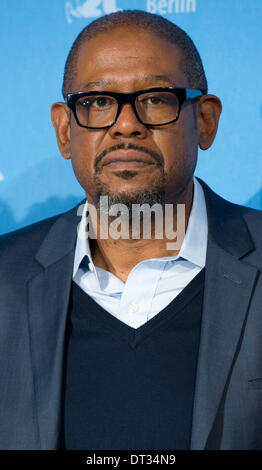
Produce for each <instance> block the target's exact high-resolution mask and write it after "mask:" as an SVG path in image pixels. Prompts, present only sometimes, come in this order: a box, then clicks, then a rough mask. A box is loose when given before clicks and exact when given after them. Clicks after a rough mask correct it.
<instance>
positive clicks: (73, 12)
mask: <svg viewBox="0 0 262 470" xmlns="http://www.w3.org/2000/svg"><path fill="white" fill-rule="evenodd" d="M119 10H121V8H117V6H116V0H86V1H85V2H81V1H80V0H75V2H74V5H73V2H66V4H65V11H66V19H67V22H68V23H72V22H73V19H74V18H94V17H97V16H101V15H102V14H105V15H107V14H109V13H113V12H114V11H119Z"/></svg>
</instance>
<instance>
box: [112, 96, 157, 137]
mask: <svg viewBox="0 0 262 470" xmlns="http://www.w3.org/2000/svg"><path fill="white" fill-rule="evenodd" d="M108 132H109V135H110V136H111V137H112V138H117V137H138V138H140V139H144V138H145V137H146V135H147V132H148V129H147V127H146V126H144V124H142V123H141V122H139V121H138V119H137V117H136V115H135V113H134V110H133V109H132V106H131V104H130V103H124V104H123V105H122V109H121V111H120V114H119V116H118V118H117V121H116V123H115V124H114V125H113V126H112V127H110V128H109V131H108Z"/></svg>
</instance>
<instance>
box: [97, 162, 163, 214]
mask: <svg viewBox="0 0 262 470" xmlns="http://www.w3.org/2000/svg"><path fill="white" fill-rule="evenodd" d="M121 173H122V174H121V176H122V177H123V178H124V179H129V178H130V177H132V176H133V175H132V176H131V173H132V172H130V171H125V172H121ZM119 176H120V175H119ZM96 183H97V191H96V194H95V202H94V204H95V207H96V209H97V212H98V213H99V212H100V210H101V212H103V213H105V212H104V208H103V207H101V206H100V197H101V196H107V197H108V212H109V211H110V208H111V207H112V206H114V205H115V204H124V205H125V206H126V207H127V209H128V212H129V221H130V222H131V220H132V207H133V204H139V205H143V204H148V205H149V207H152V206H154V204H161V206H162V207H163V206H164V204H165V202H166V192H165V175H164V173H163V171H161V177H160V179H159V180H158V181H157V182H156V183H155V185H154V186H153V187H151V188H150V189H142V190H140V191H137V192H133V193H132V192H128V193H127V192H120V193H112V192H111V190H110V189H109V187H108V186H107V185H106V184H104V183H102V182H101V181H100V179H99V178H98V177H97V176H96ZM119 215H120V212H119ZM112 218H113V219H114V218H115V217H112ZM142 218H143V213H142V212H141V213H140V220H142Z"/></svg>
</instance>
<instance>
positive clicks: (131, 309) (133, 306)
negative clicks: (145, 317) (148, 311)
mask: <svg viewBox="0 0 262 470" xmlns="http://www.w3.org/2000/svg"><path fill="white" fill-rule="evenodd" d="M137 310H138V305H137V304H134V303H132V304H130V305H129V311H130V312H137Z"/></svg>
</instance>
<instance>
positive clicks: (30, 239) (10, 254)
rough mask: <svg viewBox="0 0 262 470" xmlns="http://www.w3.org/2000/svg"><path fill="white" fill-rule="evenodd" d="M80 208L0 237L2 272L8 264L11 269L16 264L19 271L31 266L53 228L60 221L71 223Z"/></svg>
mask: <svg viewBox="0 0 262 470" xmlns="http://www.w3.org/2000/svg"><path fill="white" fill-rule="evenodd" d="M78 206H79V204H78V205H77V206H75V207H74V208H73V209H70V210H69V211H66V212H63V213H62V214H58V215H55V216H53V217H49V218H47V219H44V220H41V221H40V222H36V223H34V224H31V225H28V226H26V227H24V228H21V229H19V230H15V231H13V232H10V233H7V234H5V235H2V236H0V270H1V268H2V267H3V266H5V267H6V265H7V264H8V266H10V267H11V266H12V265H14V264H15V265H16V266H17V269H18V270H19V266H25V265H27V266H29V264H30V260H31V261H32V259H33V258H34V257H35V254H36V253H37V251H38V249H39V247H40V245H41V244H42V242H43V241H44V239H45V238H46V237H47V235H48V234H49V233H51V231H52V228H53V227H54V226H55V225H56V224H57V223H59V221H60V220H61V221H67V220H69V221H71V220H72V217H73V216H74V214H76V212H77V207H78Z"/></svg>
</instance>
